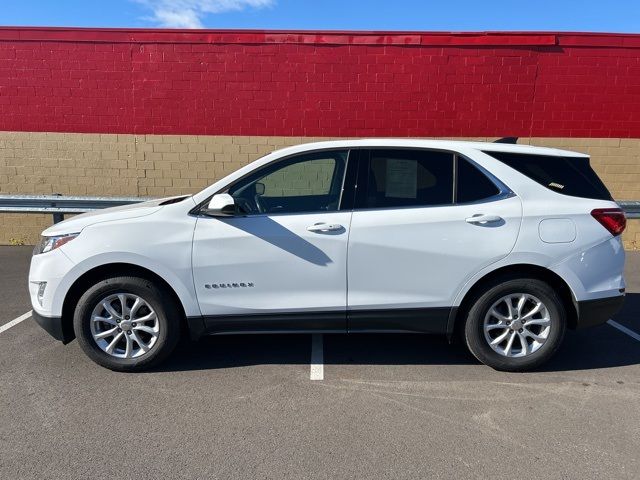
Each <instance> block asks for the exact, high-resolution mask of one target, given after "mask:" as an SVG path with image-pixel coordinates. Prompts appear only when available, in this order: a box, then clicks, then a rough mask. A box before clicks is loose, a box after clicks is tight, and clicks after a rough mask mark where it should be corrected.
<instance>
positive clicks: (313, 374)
mask: <svg viewBox="0 0 640 480" xmlns="http://www.w3.org/2000/svg"><path fill="white" fill-rule="evenodd" d="M323 350H324V347H323V345H322V334H321V333H314V334H313V335H311V369H310V371H309V378H310V379H311V380H324V351H323Z"/></svg>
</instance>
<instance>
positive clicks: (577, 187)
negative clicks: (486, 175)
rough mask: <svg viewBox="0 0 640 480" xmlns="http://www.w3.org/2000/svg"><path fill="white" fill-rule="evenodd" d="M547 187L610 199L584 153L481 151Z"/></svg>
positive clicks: (574, 195) (598, 198) (595, 197)
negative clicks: (563, 154)
mask: <svg viewBox="0 0 640 480" xmlns="http://www.w3.org/2000/svg"><path fill="white" fill-rule="evenodd" d="M484 153H486V154H487V155H490V156H492V157H493V158H496V159H498V160H500V161H501V162H502V163H505V164H507V165H509V166H510V167H511V168H514V169H516V170H517V171H519V172H520V173H522V174H524V175H526V176H527V177H529V178H530V179H532V180H534V181H536V182H538V183H539V184H540V185H544V186H545V187H547V188H548V189H549V190H553V191H554V192H558V193H562V194H564V195H570V196H572V197H583V198H592V199H595V200H611V199H612V198H611V193H609V190H608V189H607V187H606V186H605V185H604V183H602V180H600V178H598V175H597V174H596V172H594V171H593V169H592V168H591V165H590V164H589V159H588V158H586V157H580V158H576V157H557V156H551V155H529V154H522V153H511V152H484Z"/></svg>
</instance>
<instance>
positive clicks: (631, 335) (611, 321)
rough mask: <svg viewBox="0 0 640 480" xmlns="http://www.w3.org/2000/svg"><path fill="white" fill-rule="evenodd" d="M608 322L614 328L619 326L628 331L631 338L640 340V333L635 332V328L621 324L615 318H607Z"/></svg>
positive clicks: (625, 331) (622, 330) (623, 330)
mask: <svg viewBox="0 0 640 480" xmlns="http://www.w3.org/2000/svg"><path fill="white" fill-rule="evenodd" d="M607 323H608V324H609V325H611V326H612V327H613V328H617V329H618V330H620V331H621V332H622V333H626V334H627V335H629V336H630V337H631V338H633V339H635V340H638V341H639V342H640V335H638V334H637V333H636V332H634V331H633V330H629V329H628V328H627V327H625V326H624V325H620V324H619V323H618V322H614V321H613V320H607Z"/></svg>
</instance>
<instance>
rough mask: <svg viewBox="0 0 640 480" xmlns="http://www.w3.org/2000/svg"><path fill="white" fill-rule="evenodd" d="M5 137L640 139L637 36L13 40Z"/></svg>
mask: <svg viewBox="0 0 640 480" xmlns="http://www.w3.org/2000/svg"><path fill="white" fill-rule="evenodd" d="M0 130H18V131H55V132H100V133H164V134H208V135H278V136H328V137H334V136H507V135H514V136H529V135H531V136H537V137H545V136H547V137H571V136H573V137H614V138H620V137H624V138H628V137H640V35H606V34H560V33H558V34H549V33H536V32H532V33H522V34H519V33H509V34H499V33H465V34H443V33H424V32H401V33H393V32H264V31H260V32H257V31H248V32H242V31H195V32H194V31H161V30H116V29H97V30H91V29H44V28H24V29H20V28H5V29H0Z"/></svg>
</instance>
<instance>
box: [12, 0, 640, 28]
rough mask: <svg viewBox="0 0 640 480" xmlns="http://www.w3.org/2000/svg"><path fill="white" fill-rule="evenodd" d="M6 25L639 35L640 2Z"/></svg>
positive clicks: (124, 2) (275, 9) (104, 14)
mask: <svg viewBox="0 0 640 480" xmlns="http://www.w3.org/2000/svg"><path fill="white" fill-rule="evenodd" d="M0 24H2V25H46V26H78V27H175V28H258V29H327V30H336V29H337V30H340V29H343V30H445V31H461V30H466V31H469V30H474V31H481V30H566V31H600V32H632V33H638V32H640V0H609V1H605V0H484V1H482V0H395V1H389V0H384V1H383V0H103V1H100V0H21V1H11V0H4V2H3V6H2V9H1V10H0Z"/></svg>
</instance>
